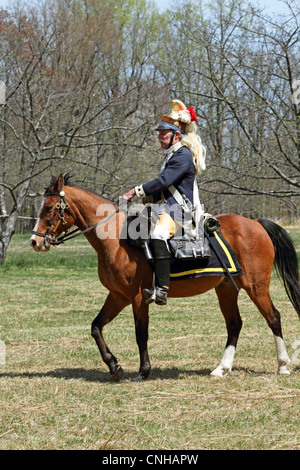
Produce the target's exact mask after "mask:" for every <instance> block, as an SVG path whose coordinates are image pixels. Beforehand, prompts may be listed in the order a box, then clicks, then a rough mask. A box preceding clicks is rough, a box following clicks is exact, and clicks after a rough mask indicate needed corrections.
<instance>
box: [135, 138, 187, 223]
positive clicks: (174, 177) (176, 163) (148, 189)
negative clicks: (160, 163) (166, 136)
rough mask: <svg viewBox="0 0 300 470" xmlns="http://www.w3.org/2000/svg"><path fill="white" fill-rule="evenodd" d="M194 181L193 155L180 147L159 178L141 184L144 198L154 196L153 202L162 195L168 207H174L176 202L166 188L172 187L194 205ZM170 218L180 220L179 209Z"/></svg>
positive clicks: (185, 148) (180, 213)
mask: <svg viewBox="0 0 300 470" xmlns="http://www.w3.org/2000/svg"><path fill="white" fill-rule="evenodd" d="M194 180H195V167H194V163H193V155H192V154H191V152H190V150H189V149H188V148H187V147H184V146H182V147H180V148H179V149H178V150H177V151H176V152H174V153H173V155H172V156H171V157H170V158H169V160H168V161H167V164H166V167H165V169H164V171H163V172H162V174H161V175H160V176H158V177H157V178H155V179H153V180H151V181H149V182H148V183H144V184H143V190H144V193H145V195H146V196H154V200H155V201H158V200H160V199H161V193H163V195H164V198H165V200H166V203H167V204H168V206H169V207H171V206H173V207H174V205H176V204H177V202H176V201H175V199H174V198H173V196H172V195H171V193H170V191H168V187H169V186H171V185H174V186H175V188H176V189H177V190H178V191H179V192H180V193H181V194H185V196H186V197H187V198H188V199H189V200H190V202H191V203H192V204H194V196H193V192H194ZM172 212H173V211H172ZM171 216H172V217H173V218H175V219H177V220H182V212H181V210H180V209H178V212H177V210H176V211H174V214H172V213H171Z"/></svg>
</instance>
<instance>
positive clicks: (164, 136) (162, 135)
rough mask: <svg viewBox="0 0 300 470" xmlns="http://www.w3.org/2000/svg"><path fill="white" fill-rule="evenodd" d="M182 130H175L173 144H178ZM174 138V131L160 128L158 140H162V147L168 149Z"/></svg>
mask: <svg viewBox="0 0 300 470" xmlns="http://www.w3.org/2000/svg"><path fill="white" fill-rule="evenodd" d="M179 135H180V132H177V131H176V132H175V135H174V139H173V145H174V144H176V142H178V140H179ZM171 138H172V131H171V130H170V129H160V130H159V131H158V140H159V142H160V146H161V148H162V149H164V150H167V149H168V148H169V145H170V141H171Z"/></svg>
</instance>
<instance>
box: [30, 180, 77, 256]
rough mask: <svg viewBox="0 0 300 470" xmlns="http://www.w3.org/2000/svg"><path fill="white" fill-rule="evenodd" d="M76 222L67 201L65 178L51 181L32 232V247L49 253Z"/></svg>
mask: <svg viewBox="0 0 300 470" xmlns="http://www.w3.org/2000/svg"><path fill="white" fill-rule="evenodd" d="M74 221H75V217H74V215H73V212H72V210H71V208H70V205H69V203H68V201H66V195H65V188H64V177H63V175H60V176H59V177H58V178H53V179H52V180H51V183H50V186H49V187H48V188H47V189H46V191H45V194H44V201H43V203H42V206H41V209H40V212H39V216H38V219H37V222H36V225H35V227H34V229H33V231H32V236H31V238H30V241H29V243H30V245H31V246H32V248H33V249H34V250H35V251H49V250H50V246H51V244H55V243H54V242H55V240H56V238H57V237H58V236H59V235H61V234H62V233H63V232H66V231H67V230H68V229H69V228H70V227H71V226H72V225H73V224H74Z"/></svg>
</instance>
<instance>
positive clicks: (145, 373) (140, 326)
mask: <svg viewBox="0 0 300 470" xmlns="http://www.w3.org/2000/svg"><path fill="white" fill-rule="evenodd" d="M132 307H133V314H134V322H135V334H136V341H137V345H138V348H139V354H140V368H139V373H138V375H137V377H136V378H135V379H134V380H135V381H141V380H145V379H147V378H148V377H149V375H150V371H151V364H150V359H149V355H148V329H149V306H148V305H147V304H146V303H145V302H144V301H143V300H142V296H141V294H139V296H138V298H137V299H135V300H134V301H133V302H132Z"/></svg>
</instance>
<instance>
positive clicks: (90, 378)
mask: <svg viewBox="0 0 300 470" xmlns="http://www.w3.org/2000/svg"><path fill="white" fill-rule="evenodd" d="M299 370H300V367H296V368H295V369H294V370H293V371H292V374H293V373H296V372H297V371H299ZM210 372H211V369H197V370H190V369H178V368H176V367H174V368H171V369H159V368H153V369H152V370H151V375H150V377H149V379H147V381H153V380H178V379H179V380H180V379H184V378H186V377H187V376H191V375H196V376H199V377H201V376H202V377H205V376H209V375H210ZM234 373H243V374H249V375H254V376H259V375H264V376H266V375H274V374H275V371H265V370H264V371H261V370H259V371H258V370H252V369H248V368H244V367H236V368H234V369H233V371H232V374H234ZM0 377H8V378H29V379H32V378H35V377H53V378H56V379H64V380H72V379H76V380H85V381H87V382H100V383H108V382H113V379H112V377H111V375H110V374H109V372H108V371H107V372H103V371H101V370H98V369H83V368H73V369H67V368H61V369H56V370H49V371H46V372H19V373H18V372H4V373H0ZM136 377H137V372H125V371H124V374H123V377H122V380H121V382H125V381H133V380H134V379H135V378H136Z"/></svg>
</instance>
